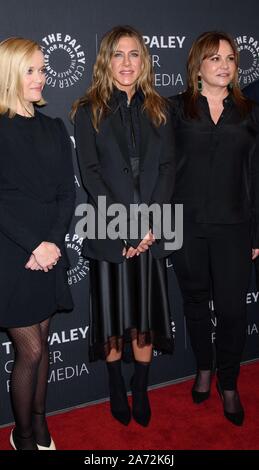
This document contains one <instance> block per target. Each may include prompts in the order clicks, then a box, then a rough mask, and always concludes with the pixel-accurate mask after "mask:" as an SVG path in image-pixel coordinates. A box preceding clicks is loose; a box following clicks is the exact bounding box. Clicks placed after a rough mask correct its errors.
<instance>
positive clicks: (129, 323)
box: [89, 91, 173, 361]
mask: <svg viewBox="0 0 259 470" xmlns="http://www.w3.org/2000/svg"><path fill="white" fill-rule="evenodd" d="M115 93H116V96H117V100H118V107H119V112H120V116H121V120H122V124H123V128H124V132H125V134H126V136H127V143H128V152H129V157H130V163H131V169H132V175H133V179H134V201H132V202H134V203H140V202H141V201H140V194H139V167H140V159H141V155H140V148H141V145H140V144H141V142H140V141H141V135H140V125H139V113H140V112H141V106H142V99H141V94H139V93H138V92H137V93H136V94H135V95H134V97H133V98H132V100H131V103H130V105H128V104H127V99H126V98H127V97H126V93H123V92H118V91H117V92H115ZM122 249H123V245H122ZM89 261H90V283H91V295H90V300H91V302H90V303H91V305H90V360H92V361H94V360H97V359H105V357H106V356H107V355H108V354H109V353H110V351H111V348H116V349H117V350H118V351H122V352H123V357H124V359H125V360H126V361H127V360H130V359H131V357H132V355H131V353H130V348H128V347H127V348H125V346H126V345H127V343H129V342H131V340H132V339H136V340H137V343H138V345H139V346H145V345H148V344H151V343H152V344H153V345H154V348H155V349H158V350H160V351H162V352H165V353H172V352H173V338H172V332H171V321H170V310H169V301H168V290H167V273H166V260H165V258H161V259H155V258H153V256H152V254H151V251H150V250H148V252H145V253H142V254H141V255H140V256H134V257H133V258H129V259H125V260H124V262H122V263H111V262H107V261H100V260H96V259H90V260H89Z"/></svg>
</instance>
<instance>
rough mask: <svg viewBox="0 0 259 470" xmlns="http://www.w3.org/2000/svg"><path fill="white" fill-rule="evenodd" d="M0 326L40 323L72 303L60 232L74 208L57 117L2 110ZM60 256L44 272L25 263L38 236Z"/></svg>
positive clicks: (68, 151) (68, 163)
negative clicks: (50, 244) (30, 267)
mask: <svg viewBox="0 0 259 470" xmlns="http://www.w3.org/2000/svg"><path fill="white" fill-rule="evenodd" d="M0 148H1V159H0V260H1V262H0V285H1V310H0V326H1V327H5V328H11V327H23V326H29V325H33V324H35V323H39V322H41V321H43V320H44V319H46V318H48V317H49V316H50V315H51V314H53V313H54V312H55V311H57V310H64V309H71V308H72V307H73V302H72V298H71V294H70V291H69V288H68V284H67V276H66V269H67V267H68V259H67V256H66V253H65V251H64V236H65V234H66V231H67V229H68V226H69V222H70V219H71V216H72V212H73V208H74V197H75V194H74V181H73V166H72V159H71V147H70V139H69V137H68V135H67V132H66V130H65V127H64V124H63V122H62V121H61V120H60V119H51V118H49V117H47V116H44V115H43V114H41V113H39V112H36V113H35V117H33V118H26V117H22V116H20V115H16V116H15V117H14V118H9V117H8V116H7V115H1V116H0ZM42 241H49V242H53V243H56V244H57V246H58V247H59V248H60V249H61V252H62V257H61V259H60V261H59V262H58V263H57V265H56V266H55V267H54V268H53V269H52V270H51V271H48V272H47V273H45V272H43V271H32V270H30V269H25V264H26V262H27V261H28V259H29V257H30V254H31V253H32V251H33V250H34V249H35V248H36V247H37V246H38V245H39V244H40V243H41V242H42Z"/></svg>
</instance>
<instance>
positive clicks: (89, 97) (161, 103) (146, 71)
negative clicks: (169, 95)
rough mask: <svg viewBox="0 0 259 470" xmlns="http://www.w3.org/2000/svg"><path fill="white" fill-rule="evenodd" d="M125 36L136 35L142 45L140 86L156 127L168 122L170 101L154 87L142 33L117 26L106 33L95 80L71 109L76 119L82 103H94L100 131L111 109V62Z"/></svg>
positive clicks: (94, 122)
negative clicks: (101, 124)
mask: <svg viewBox="0 0 259 470" xmlns="http://www.w3.org/2000/svg"><path fill="white" fill-rule="evenodd" d="M122 37H131V38H134V39H136V41H137V42H138V44H139V48H140V55H141V59H142V72H141V74H140V77H139V79H138V81H137V84H136V87H137V88H138V89H141V90H142V92H143V94H144V103H143V110H145V111H146V113H147V115H148V116H149V118H150V119H151V121H152V123H153V124H154V125H155V126H157V127H158V126H160V125H161V124H162V123H166V108H167V105H166V100H165V99H164V98H162V97H161V96H160V95H159V94H158V93H157V92H156V91H155V89H154V85H153V71H152V66H151V60H150V56H149V53H148V50H147V47H146V45H145V43H144V40H143V38H142V36H141V34H140V33H139V32H138V31H137V30H136V29H134V28H132V27H131V26H116V27H114V28H113V29H112V30H111V31H108V32H107V33H106V34H105V35H104V37H103V39H102V41H101V44H100V49H99V53H98V55H97V58H96V62H95V65H94V69H93V76H92V83H91V85H90V87H89V88H88V90H86V93H85V94H84V95H83V96H82V97H81V98H79V99H78V100H76V101H75V102H74V104H73V106H72V111H71V118H72V119H73V118H74V116H75V114H76V111H77V109H78V107H79V106H83V105H85V104H86V103H90V104H91V107H92V120H93V126H94V128H95V129H96V131H98V129H99V126H100V122H101V120H102V118H103V117H104V116H105V115H107V113H108V112H109V111H110V108H109V100H110V98H111V95H112V92H113V86H114V85H113V78H112V74H111V68H110V62H111V58H112V56H113V54H114V52H115V51H116V48H117V46H118V43H119V40H120V39H121V38H122Z"/></svg>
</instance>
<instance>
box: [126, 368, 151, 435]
mask: <svg viewBox="0 0 259 470" xmlns="http://www.w3.org/2000/svg"><path fill="white" fill-rule="evenodd" d="M149 366H150V362H139V361H135V373H134V375H133V377H132V379H131V390H132V416H133V418H134V419H135V421H136V422H137V423H138V424H140V425H141V426H147V425H148V423H149V421H150V418H151V409H150V404H149V399H148V393H147V385H148V373H149Z"/></svg>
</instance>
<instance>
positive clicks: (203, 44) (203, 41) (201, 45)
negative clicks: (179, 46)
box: [185, 31, 251, 118]
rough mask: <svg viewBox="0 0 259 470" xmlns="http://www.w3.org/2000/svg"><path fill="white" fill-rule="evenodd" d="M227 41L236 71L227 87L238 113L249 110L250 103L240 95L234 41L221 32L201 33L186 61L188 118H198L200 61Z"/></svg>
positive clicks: (186, 108)
mask: <svg viewBox="0 0 259 470" xmlns="http://www.w3.org/2000/svg"><path fill="white" fill-rule="evenodd" d="M221 40H222V41H227V42H228V43H229V45H230V47H231V48H232V50H233V54H234V61H235V64H236V71H235V75H234V78H233V80H232V83H231V87H229V92H230V93H231V95H232V97H233V99H234V101H235V103H236V105H237V107H238V109H239V111H240V113H241V114H242V115H245V114H247V113H248V112H249V111H250V110H251V103H250V101H249V100H248V99H247V98H246V97H245V96H244V95H243V94H242V92H241V90H240V88H239V82H238V64H239V54H238V50H237V47H236V45H235V42H234V40H233V39H232V37H231V36H229V34H227V33H225V32H222V31H208V32H205V33H202V34H201V35H200V36H199V37H198V38H197V39H196V40H195V41H194V43H193V45H192V47H191V49H190V52H189V56H188V60H187V90H186V93H185V113H186V115H187V116H188V117H190V118H197V117H198V115H199V114H198V109H197V100H198V96H199V90H198V74H199V70H200V67H201V64H202V61H203V60H204V59H206V58H207V57H211V56H213V55H214V54H217V52H218V50H219V44H220V41H221Z"/></svg>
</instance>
